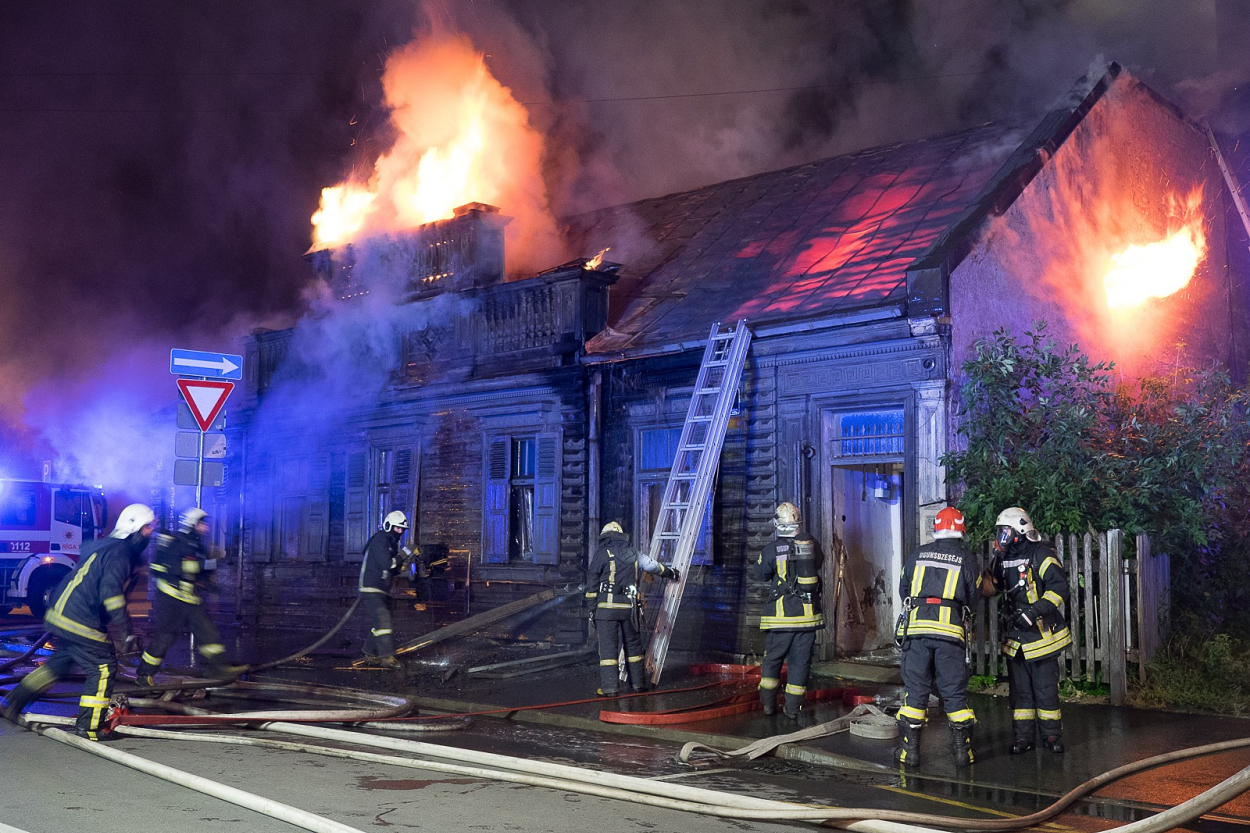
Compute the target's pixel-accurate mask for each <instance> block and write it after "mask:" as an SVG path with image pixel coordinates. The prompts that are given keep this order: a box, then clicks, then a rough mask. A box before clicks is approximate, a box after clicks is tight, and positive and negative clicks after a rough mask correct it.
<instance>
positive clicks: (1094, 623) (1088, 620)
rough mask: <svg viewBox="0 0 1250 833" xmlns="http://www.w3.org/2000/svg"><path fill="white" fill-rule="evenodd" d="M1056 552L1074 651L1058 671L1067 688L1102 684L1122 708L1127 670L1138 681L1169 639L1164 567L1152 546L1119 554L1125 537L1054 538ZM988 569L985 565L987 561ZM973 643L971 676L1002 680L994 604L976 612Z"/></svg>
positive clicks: (1141, 539) (1145, 541) (1145, 542)
mask: <svg viewBox="0 0 1250 833" xmlns="http://www.w3.org/2000/svg"><path fill="white" fill-rule="evenodd" d="M1054 545H1055V550H1056V552H1057V553H1058V556H1059V560H1060V561H1061V562H1062V564H1063V568H1064V570H1065V571H1066V572H1067V575H1068V590H1069V593H1070V596H1069V601H1068V605H1067V610H1066V611H1065V613H1066V614H1067V621H1068V627H1069V628H1071V630H1072V645H1071V646H1070V647H1068V648H1066V649H1065V650H1064V651H1063V653H1062V654H1060V657H1059V659H1060V669H1061V672H1062V673H1063V675H1064V676H1065V677H1067V678H1068V679H1070V680H1080V681H1084V682H1090V683H1094V682H1097V683H1104V684H1107V685H1108V686H1109V687H1110V689H1111V702H1112V703H1113V704H1115V705H1123V704H1124V701H1125V698H1126V696H1127V693H1128V664H1129V663H1130V662H1135V663H1137V669H1138V670H1137V673H1138V678H1139V680H1143V681H1144V680H1145V673H1146V671H1145V669H1146V664H1147V663H1149V662H1150V660H1151V658H1153V657H1154V654H1155V651H1157V650H1158V648H1159V645H1160V644H1161V642H1162V641H1163V638H1164V637H1165V636H1166V634H1167V628H1168V622H1169V615H1170V614H1169V611H1168V598H1169V589H1170V586H1169V581H1170V574H1169V570H1168V559H1167V556H1166V555H1162V554H1159V555H1156V554H1155V553H1153V552H1152V551H1151V548H1150V539H1149V538H1148V537H1147V536H1145V535H1138V536H1137V537H1136V552H1135V553H1130V554H1128V555H1127V557H1126V554H1125V552H1124V534H1123V532H1122V531H1121V530H1118V529H1112V530H1110V531H1108V532H1100V533H1098V534H1094V533H1086V534H1085V535H1076V534H1068V535H1064V534H1060V535H1056V536H1055V538H1054ZM987 563H988V561H987ZM973 627H974V634H973V639H972V646H971V649H972V670H973V673H975V674H989V675H994V676H1001V675H1004V674H1006V664H1005V658H1004V657H1003V656H1002V654H1001V648H1000V646H1001V642H1000V640H999V629H1000V623H999V620H998V598H997V597H994V598H990V599H983V600H982V601H981V604H980V606H979V608H978V609H977V611H976V618H975V622H974V625H973Z"/></svg>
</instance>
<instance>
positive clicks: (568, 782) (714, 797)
mask: <svg viewBox="0 0 1250 833" xmlns="http://www.w3.org/2000/svg"><path fill="white" fill-rule="evenodd" d="M154 705H162V706H165V707H169V708H172V709H174V710H177V711H182V712H189V713H198V712H202V711H203V710H200V709H194V708H191V707H188V706H184V705H182V704H175V703H163V702H160V701H157V703H154ZM32 719H35V720H40V719H42V718H41V717H40V716H33V715H32ZM261 728H262V729H265V730H269V731H277V732H282V733H285V734H293V735H299V736H303V737H308V738H313V739H318V740H330V741H335V742H347V743H353V744H356V745H363V746H373V747H380V748H386V749H390V750H394V751H405V752H410V753H416V754H424V755H427V756H430V757H434V758H443V759H447V758H450V759H454V760H455V761H459V762H467V764H466V763H453V762H449V761H443V760H439V761H431V760H423V759H414V758H404V757H396V756H385V755H376V754H374V753H366V752H357V751H353V750H343V749H330V748H327V747H323V746H320V745H317V744H297V743H291V742H286V741H272V740H264V739H258V738H252V737H239V736H233V735H231V736H221V735H188V734H186V733H182V732H169V731H162V730H153V729H142V728H131V727H127V726H120V727H119V728H118V731H120V732H122V733H129V734H134V735H136V736H147V737H162V738H173V739H181V740H195V741H202V742H212V743H237V744H239V745H250V746H265V747H269V748H279V749H291V750H298V751H306V752H314V753H317V754H325V755H331V756H337V757H348V758H355V759H357V760H367V761H372V762H377V763H389V764H396V765H401V766H408V767H415V768H420V769H428V770H434V771H439V772H445V773H449V774H457V775H464V776H469V777H479V778H490V779H493V780H501V781H508V782H512V783H521V784H528V785H531V786H545V787H551V788H554V789H562V790H568V791H575V792H582V793H587V794H591V795H597V796H601V797H605V798H617V799H624V800H629V801H634V802H638V803H644V804H649V805H651V806H656V807H663V808H667V809H675V810H683V811H689V812H698V813H702V814H705V815H713V816H719V817H724V818H735V819H742V820H774V821H785V820H789V821H809V822H833V823H838V824H839V825H841V826H846V827H847V828H848V829H851V830H863V831H868V833H885V832H886V831H893V833H900V831H909V832H910V833H916V831H918V830H927V829H930V828H927V827H924V826H923V825H937V826H941V827H955V828H961V829H965V830H983V831H1009V830H1020V829H1024V828H1026V827H1032V826H1035V825H1038V824H1041V823H1043V822H1045V821H1047V820H1049V819H1051V818H1054V817H1055V816H1056V815H1058V814H1059V813H1060V812H1062V811H1063V810H1064V809H1066V808H1067V807H1069V806H1071V805H1072V804H1073V803H1074V802H1075V801H1077V800H1078V799H1079V798H1081V797H1082V796H1084V795H1087V794H1089V793H1090V792H1093V791H1094V790H1097V789H1099V788H1100V787H1102V786H1105V785H1106V784H1108V783H1110V782H1112V781H1114V780H1117V779H1119V778H1123V777H1125V776H1127V775H1130V774H1133V773H1135V772H1140V771H1143V770H1145V769H1149V768H1152V767H1156V766H1160V765H1163V764H1166V763H1173V762H1176V761H1179V760H1185V759H1188V758H1193V757H1197V756H1200V755H1210V754H1216V753H1219V752H1226V751H1230V750H1233V749H1241V748H1246V747H1250V739H1243V740H1235V741H1224V742H1221V743H1216V744H1208V745H1206V746H1200V747H1194V748H1191V749H1186V750H1179V751H1177V752H1171V753H1167V754H1164V755H1157V756H1154V757H1152V758H1147V759H1144V760H1142V761H1137V762H1135V763H1132V764H1127V765H1125V766H1122V767H1119V768H1117V769H1114V770H1111V771H1109V772H1106V773H1104V774H1102V775H1100V776H1098V777H1096V778H1093V779H1090V780H1089V781H1087V782H1085V783H1084V784H1082V785H1080V786H1078V787H1077V788H1075V789H1074V790H1072V791H1070V792H1069V793H1068V794H1067V795H1065V796H1064V797H1063V798H1061V799H1060V800H1059V801H1057V802H1055V803H1054V804H1053V805H1051V806H1050V807H1049V808H1047V809H1045V810H1043V811H1039V812H1037V813H1033V814H1031V815H1028V816H1021V817H1018V818H1014V819H1006V820H977V819H967V818H960V817H950V816H940V815H934V814H927V813H912V812H902V811H893V810H879V809H873V808H844V807H805V806H800V805H795V804H789V803H786V802H777V801H768V800H765V799H755V798H750V797H744V796H735V795H732V794H726V793H721V792H717V791H713V790H705V789H702V788H696V787H688V786H685V785H676V784H671V783H659V782H655V781H652V780H650V779H642V778H635V777H633V776H625V775H617V774H615V773H605V772H599V771H592V770H584V769H581V768H579V767H573V766H568V765H565V764H554V763H547V762H542V761H532V760H527V759H522V758H513V757H510V756H505V755H499V754H496V753H489V752H476V751H473V750H466V749H458V748H452V747H444V746H437V745H433V744H427V743H421V742H416V741H411V740H406V739H400V738H388V737H384V736H376V735H365V734H362V733H359V732H351V731H344V730H340V729H332V728H328V727H322V726H310V725H304V724H295V723H287V722H276V723H266V724H264V725H262V726H261ZM1247 789H1250V767H1247V768H1245V769H1243V770H1241V771H1240V772H1238V773H1236V774H1234V775H1233V776H1231V777H1230V778H1228V779H1225V780H1224V781H1222V782H1221V783H1219V784H1217V785H1216V786H1214V787H1212V788H1210V789H1208V790H1206V791H1205V792H1203V793H1201V794H1199V795H1198V796H1195V797H1194V798H1192V799H1190V800H1189V801H1186V802H1184V803H1182V804H1180V805H1177V806H1176V807H1173V808H1171V809H1169V810H1166V811H1164V812H1162V813H1159V814H1157V815H1155V816H1152V817H1150V818H1148V819H1143V820H1141V821H1137V822H1133V823H1131V824H1128V825H1124V826H1122V827H1119V828H1115V829H1116V830H1119V831H1124V833H1161V831H1165V830H1170V829H1173V828H1175V827H1177V826H1180V825H1183V824H1185V823H1187V822H1189V821H1192V820H1193V819H1195V818H1197V817H1198V816H1201V815H1203V814H1205V813H1207V812H1210V811H1211V810H1213V809H1215V808H1216V807H1219V806H1220V805H1222V804H1225V803H1227V802H1228V801H1230V800H1231V799H1232V798H1234V797H1236V796H1237V795H1240V794H1241V793H1243V792H1245V791H1246V790H1247ZM918 825H920V826H918Z"/></svg>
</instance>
